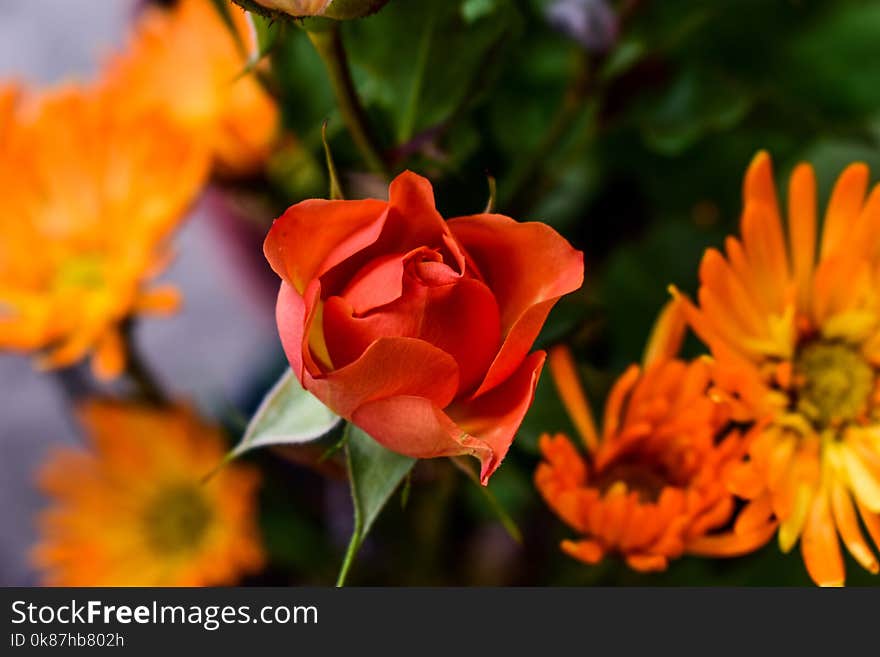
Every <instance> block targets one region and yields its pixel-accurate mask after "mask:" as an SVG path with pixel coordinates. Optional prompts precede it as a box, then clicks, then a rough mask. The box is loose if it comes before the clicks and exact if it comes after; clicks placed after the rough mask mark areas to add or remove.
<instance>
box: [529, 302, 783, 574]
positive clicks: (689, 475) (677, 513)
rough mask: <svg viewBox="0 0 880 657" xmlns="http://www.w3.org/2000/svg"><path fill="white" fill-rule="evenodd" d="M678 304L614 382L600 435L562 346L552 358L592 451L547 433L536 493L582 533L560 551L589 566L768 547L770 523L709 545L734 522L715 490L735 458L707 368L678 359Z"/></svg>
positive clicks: (660, 562)
mask: <svg viewBox="0 0 880 657" xmlns="http://www.w3.org/2000/svg"><path fill="white" fill-rule="evenodd" d="M682 326H683V323H682V318H681V314H680V309H679V308H678V304H673V305H670V306H669V307H667V309H666V310H665V311H664V313H663V314H662V315H661V317H660V320H659V321H658V323H657V326H656V328H655V331H654V335H653V337H652V339H651V341H650V342H649V345H648V348H647V350H646V353H645V359H644V368H643V369H642V368H639V367H638V366H636V365H633V366H631V367H630V368H629V369H628V370H626V372H625V373H624V374H623V375H622V376H621V377H620V378H619V379H618V380H617V382H616V383H615V384H614V386H613V388H612V389H611V392H610V394H609V396H608V401H607V403H606V406H605V416H604V423H603V424H604V426H603V430H602V433H601V435H600V434H599V432H598V431H597V429H596V426H595V423H594V421H593V418H592V413H591V412H590V409H589V404H588V402H587V399H586V397H585V395H584V392H583V390H582V388H581V385H580V383H579V382H578V375H577V371H576V367H575V364H574V361H573V359H572V357H571V353H570V352H569V351H568V349H567V348H566V347H555V348H554V349H552V350H551V352H550V358H549V363H550V369H551V372H552V374H553V379H554V381H555V382H556V386H557V388H558V390H559V392H560V395H561V397H562V400H563V402H564V404H565V406H566V408H567V409H568V412H569V415H570V416H571V419H572V421H573V423H574V425H575V427H576V428H577V429H578V433H579V434H580V435H581V438H582V439H583V441H584V444H585V446H586V450H587V458H586V459H584V458H583V457H582V456H581V455H580V453H579V451H578V450H577V449H576V448H575V446H574V445H573V444H572V443H571V441H570V440H569V439H568V438H567V437H565V436H564V435H561V434H557V435H555V436H550V435H547V434H545V435H543V436H542V437H541V439H540V448H541V452H542V454H543V456H544V462H542V463H541V464H540V465H539V466H538V469H537V471H536V472H535V484H536V486H537V488H538V491H539V492H540V493H541V495H542V496H543V497H544V499H545V500H546V501H547V503H548V504H549V505H550V507H551V508H552V509H553V511H554V512H555V513H556V514H557V515H559V517H560V518H562V520H564V521H565V522H566V523H567V524H568V525H569V526H570V527H572V528H573V529H575V530H576V531H577V532H579V533H580V534H582V535H583V537H582V538H580V539H578V540H566V541H563V543H562V549H563V550H564V551H565V552H566V553H568V554H569V555H571V556H572V557H574V558H576V559H580V560H581V561H584V562H586V563H589V564H595V563H598V562H599V561H601V560H602V559H603V558H604V557H605V555H606V554H608V553H617V554H620V555H621V556H622V557H623V558H624V559H625V560H626V563H627V564H628V565H629V566H630V567H631V568H633V569H635V570H639V571H657V570H663V569H665V568H666V567H667V565H668V563H669V560H670V559H675V558H677V557H680V556H681V555H682V554H684V553H685V552H689V553H696V554H702V553H704V552H708V553H712V554H726V555H730V556H732V555H735V554H742V553H746V552H749V551H751V550H753V549H755V548H756V547H758V546H760V545H762V544H763V543H765V542H766V541H767V540H768V539H769V538H770V536H772V533H773V529H774V527H773V525H771V524H768V523H763V524H756V525H751V526H749V527H748V528H747V529H746V528H745V527H743V530H742V531H740V532H737V533H736V534H733V533H729V534H726V535H717V536H716V535H710V532H712V531H713V530H717V529H719V528H721V527H723V526H724V525H726V524H727V523H729V521H730V520H731V517H732V515H733V513H734V499H733V496H732V495H731V494H730V493H729V492H728V490H727V489H726V487H725V486H724V485H723V483H722V482H721V480H720V472H721V470H722V468H723V466H724V464H725V463H727V462H729V461H731V460H732V459H734V458H736V457H737V456H738V454H739V453H740V450H741V443H742V441H741V438H740V434H739V433H738V432H737V431H736V430H731V429H729V427H728V422H727V421H728V417H727V414H726V412H725V409H724V407H723V405H719V404H718V403H717V402H716V401H715V400H713V399H712V398H710V396H709V395H708V394H707V392H708V390H709V387H710V379H709V364H708V363H707V362H705V361H704V360H697V361H693V362H690V363H687V362H684V361H681V360H678V359H676V358H675V354H676V353H677V352H678V348H679V345H680V342H681V340H682V336H683V329H682Z"/></svg>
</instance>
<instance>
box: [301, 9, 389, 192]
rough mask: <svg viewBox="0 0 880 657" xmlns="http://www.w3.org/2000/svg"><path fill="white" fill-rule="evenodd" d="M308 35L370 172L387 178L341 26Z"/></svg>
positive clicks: (382, 158)
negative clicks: (356, 84)
mask: <svg viewBox="0 0 880 657" xmlns="http://www.w3.org/2000/svg"><path fill="white" fill-rule="evenodd" d="M307 34H308V35H309V39H310V40H311V42H312V45H314V46H315V50H317V51H318V55H319V56H320V57H321V60H322V61H323V62H324V66H325V67H326V69H327V74H328V76H329V78H330V84H331V86H332V87H333V93H334V94H335V96H336V104H337V105H338V106H339V113H340V114H341V115H342V120H343V122H344V123H345V127H346V128H347V129H348V132H349V133H350V134H351V138H352V140H353V141H354V144H355V146H356V147H357V149H358V151H359V152H360V154H361V157H362V158H363V159H364V162H365V163H366V164H367V166H368V167H369V168H370V170H372V171H374V172H376V173H379V174H381V175H383V176H385V177H386V178H387V177H388V166H387V164H386V163H385V158H384V157H383V156H382V150H381V149H380V148H379V142H378V141H377V139H376V137H375V135H374V134H373V132H372V130H371V128H370V124H369V122H368V121H367V114H366V112H365V111H364V108H363V105H361V102H360V99H359V98H358V95H357V91H356V90H355V88H354V81H353V80H352V77H351V69H350V68H349V65H348V57H347V56H346V53H345V47H344V45H343V43H342V35H341V34H340V31H339V26H338V25H336V24H334V25H332V26H330V27H327V28H326V29H316V30H314V31H312V30H309V31H308V32H307Z"/></svg>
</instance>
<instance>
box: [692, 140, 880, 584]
mask: <svg viewBox="0 0 880 657" xmlns="http://www.w3.org/2000/svg"><path fill="white" fill-rule="evenodd" d="M868 178H869V173H868V169H867V167H866V166H865V165H864V164H853V165H850V166H849V167H848V168H847V169H846V170H845V171H844V172H843V173H842V174H841V176H840V178H839V179H838V181H837V184H836V186H835V187H834V191H833V193H832V194H831V199H830V201H829V204H828V209H827V211H826V213H825V221H824V225H823V229H822V232H821V235H818V234H817V232H818V231H817V210H816V180H815V174H814V172H813V169H812V167H810V166H809V165H807V164H800V165H798V167H796V168H795V170H794V172H793V173H792V176H791V180H790V183H789V195H788V225H787V235H786V233H785V232H783V225H782V218H781V212H780V208H779V203H778V200H777V196H776V188H775V183H774V180H773V172H772V166H771V162H770V157H769V156H768V155H767V154H766V153H763V152H762V153H759V154H758V155H757V156H756V157H755V159H754V160H753V161H752V164H751V166H750V167H749V170H748V172H747V173H746V178H745V185H744V211H743V215H742V224H741V233H742V237H741V239H736V238H734V237H729V238H728V239H727V242H726V255H722V254H721V253H720V252H719V251H716V250H715V249H710V250H709V251H707V252H706V254H705V256H704V258H703V262H702V265H701V267H700V289H699V293H698V305H693V304H691V303H690V302H688V301H685V311H686V313H687V316H688V319H689V321H690V323H691V325H692V326H693V328H694V330H695V332H696V333H697V334H698V335H699V336H700V338H702V340H703V341H704V342H705V343H706V344H707V345H708V346H709V348H710V349H711V351H712V354H713V355H714V357H715V359H716V367H715V371H716V373H717V374H716V378H717V380H718V384H719V392H720V393H722V394H726V395H728V396H729V398H730V399H731V400H732V401H734V402H735V403H736V405H737V407H738V408H737V413H738V415H739V416H740V417H741V418H743V419H757V420H758V421H760V422H762V423H763V424H764V425H765V426H764V427H763V428H762V429H761V430H760V431H757V432H755V435H754V438H753V439H752V440H751V442H750V445H749V448H748V460H747V461H744V462H743V463H740V464H737V465H735V466H732V467H731V468H730V469H729V471H728V472H727V479H728V482H729V485H730V487H731V489H732V490H733V491H734V492H736V494H737V495H739V496H741V497H743V498H745V499H748V500H751V502H750V505H749V507H748V508H749V509H750V511H751V513H753V514H754V515H756V516H757V515H763V516H765V517H770V516H774V517H775V518H777V519H778V521H779V523H780V526H779V545H780V547H781V549H782V550H783V551H785V552H788V551H789V550H791V549H792V548H793V547H794V545H795V544H796V543H797V541H798V538H800V542H801V552H802V553H803V557H804V561H805V563H806V566H807V569H808V571H809V573H810V575H811V576H812V578H813V580H814V581H815V582H816V583H817V584H821V585H842V584H843V583H844V578H845V573H844V562H843V558H842V556H841V551H840V545H839V543H838V534H839V535H840V538H841V539H843V542H844V544H845V545H846V546H847V548H848V549H849V551H850V553H851V554H852V556H853V558H854V559H855V560H856V561H857V562H859V563H860V564H861V565H862V566H864V567H865V568H866V569H868V570H869V571H871V572H873V573H877V572H878V571H880V564H878V560H877V557H876V556H875V554H874V553H873V551H872V549H871V547H870V546H869V545H868V542H867V541H866V539H865V536H864V534H863V533H862V529H861V528H860V526H859V517H861V521H862V524H863V525H864V528H865V530H867V532H868V534H869V535H870V536H871V537H872V538H873V540H874V543H875V545H877V546H878V548H880V385H878V367H880V186H877V187H875V188H874V190H873V192H871V194H870V196H869V197H867V198H866V195H867V192H868ZM817 247H818V250H817Z"/></svg>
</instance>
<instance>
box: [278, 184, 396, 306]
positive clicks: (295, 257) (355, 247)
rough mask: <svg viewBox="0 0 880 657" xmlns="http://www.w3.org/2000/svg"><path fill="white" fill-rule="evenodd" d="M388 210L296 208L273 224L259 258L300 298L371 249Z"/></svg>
mask: <svg viewBox="0 0 880 657" xmlns="http://www.w3.org/2000/svg"><path fill="white" fill-rule="evenodd" d="M387 209H388V204H387V203H384V202H383V201H376V200H366V201H325V200H314V199H313V200H308V201H303V202H302V203H297V204H296V205H294V206H291V207H290V208H288V209H287V211H286V212H285V213H284V214H283V215H281V216H280V217H279V218H278V219H276V220H275V222H274V223H273V224H272V228H271V230H270V231H269V234H268V236H267V237H266V241H265V243H264V245H263V253H264V254H265V255H266V259H267V260H268V261H269V264H270V265H271V266H272V269H273V271H275V273H276V274H278V275H279V276H280V277H281V278H283V279H284V280H285V281H287V282H288V283H290V284H291V285H292V286H293V287H294V288H296V290H297V291H298V292H299V293H300V294H302V293H303V292H304V291H305V289H306V286H307V285H308V283H309V281H311V280H312V279H314V278H317V277H318V276H321V275H322V274H323V273H325V272H326V271H328V270H330V269H331V268H332V267H334V266H336V265H338V264H339V263H341V262H343V261H344V260H346V259H347V258H349V257H351V256H352V255H354V254H355V253H357V252H359V251H361V250H363V249H364V248H366V247H368V246H369V245H371V244H373V243H374V242H375V241H376V240H377V239H378V238H379V235H380V234H381V233H382V229H383V227H384V225H385V220H386V218H387V212H386V211H387Z"/></svg>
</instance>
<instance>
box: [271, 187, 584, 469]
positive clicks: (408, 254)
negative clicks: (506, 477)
mask: <svg viewBox="0 0 880 657" xmlns="http://www.w3.org/2000/svg"><path fill="white" fill-rule="evenodd" d="M389 195H390V200H389V201H387V202H386V201H380V200H362V201H325V200H308V201H303V202H302V203H298V204H296V205H294V206H292V207H291V208H289V209H288V210H287V212H285V213H284V215H282V216H281V217H280V218H279V219H277V220H276V221H275V223H274V225H273V226H272V229H271V230H270V232H269V235H268V237H267V238H266V242H265V245H264V252H265V255H266V258H267V259H268V260H269V263H270V264H271V266H272V269H273V270H274V271H275V272H276V273H277V274H278V275H279V276H280V277H281V278H282V283H281V290H280V292H279V295H278V305H277V310H276V317H277V321H278V330H279V333H280V336H281V342H282V344H283V346H284V350H285V353H286V354H287V358H288V360H289V361H290V364H291V367H292V368H293V371H294V372H295V373H296V375H297V377H298V378H299V380H300V382H301V383H302V385H303V386H304V387H305V388H306V389H307V390H309V391H310V392H312V394H314V395H315V396H316V397H317V398H318V399H320V400H321V401H323V402H324V403H325V404H326V405H327V406H328V407H330V408H331V409H332V410H333V411H335V412H336V413H338V414H339V415H341V416H342V417H344V418H346V419H347V420H350V421H351V422H353V423H354V424H356V425H357V426H359V427H360V428H361V429H363V430H364V431H366V432H367V433H368V434H369V435H370V436H372V437H373V438H374V439H375V440H376V441H378V442H379V443H381V444H382V445H384V446H385V447H386V448H388V449H390V450H392V451H395V452H398V453H400V454H405V455H407V456H411V457H415V458H431V457H437V456H454V455H460V454H470V455H472V456H475V457H476V458H478V459H479V460H480V463H481V466H482V467H481V480H482V481H483V483H485V482H486V481H487V480H488V478H489V476H490V475H491V474H492V473H493V472H494V471H495V469H496V468H497V467H498V465H499V464H500V463H501V460H502V459H503V458H504V456H505V454H506V453H507V450H508V448H509V447H510V444H511V442H512V441H513V438H514V434H515V433H516V431H517V429H518V428H519V425H520V423H521V422H522V419H523V417H524V416H525V413H526V411H527V410H528V408H529V406H530V405H531V403H532V399H533V397H534V391H535V386H536V384H537V381H538V376H539V374H540V372H541V368H542V366H543V364H544V357H545V354H544V352H542V351H535V352H532V353H529V350H530V349H531V348H532V343H533V342H534V341H535V338H536V337H537V336H538V332H539V331H540V330H541V327H542V325H543V324H544V321H545V320H546V318H547V315H548V313H549V312H550V309H551V308H552V307H553V305H554V304H555V303H556V301H557V300H558V299H559V298H560V297H561V296H562V295H564V294H567V293H569V292H572V291H574V290H576V289H578V288H579V287H580V285H581V283H582V281H583V254H582V253H581V252H580V251H576V250H575V249H573V248H572V247H571V245H570V244H569V243H568V242H567V241H566V240H565V239H564V238H562V237H561V236H560V235H559V234H558V233H556V231H554V230H553V229H552V228H550V227H549V226H547V225H544V224H541V223H519V222H517V221H514V220H513V219H510V218H508V217H504V216H501V215H497V214H479V215H474V216H469V217H459V218H456V219H451V220H449V221H448V222H447V221H444V219H443V218H442V217H441V216H440V214H439V213H438V212H437V210H436V208H435V206H434V193H433V189H432V187H431V183H430V182H428V181H427V180H426V179H425V178H422V177H420V176H417V175H415V174H414V173H411V172H406V173H403V174H401V175H400V176H398V177H397V179H395V180H394V182H392V183H391V187H390V194H389Z"/></svg>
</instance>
